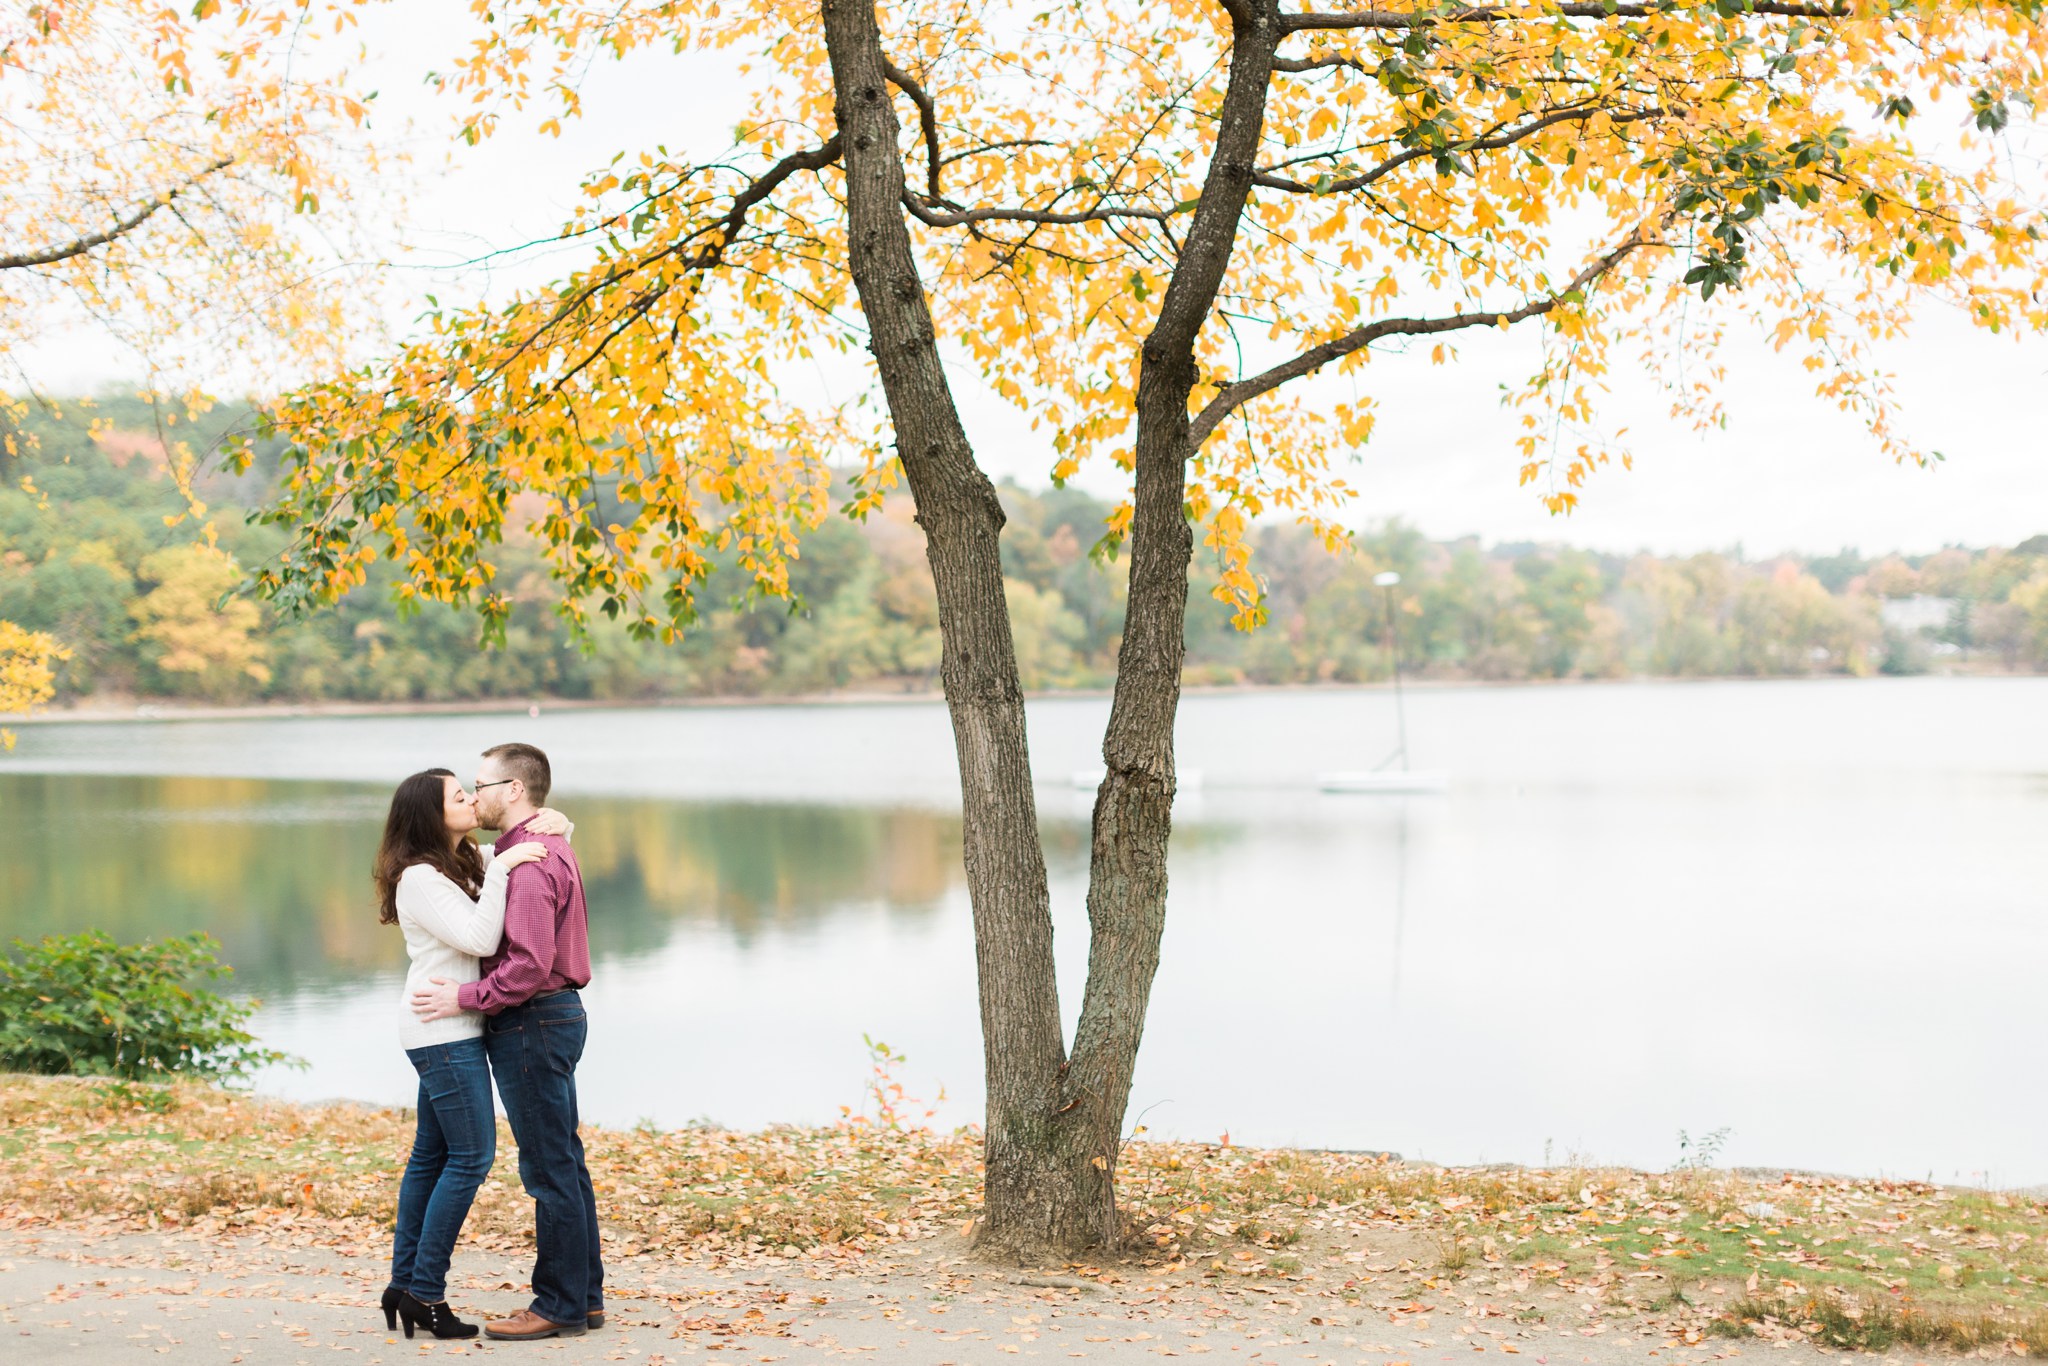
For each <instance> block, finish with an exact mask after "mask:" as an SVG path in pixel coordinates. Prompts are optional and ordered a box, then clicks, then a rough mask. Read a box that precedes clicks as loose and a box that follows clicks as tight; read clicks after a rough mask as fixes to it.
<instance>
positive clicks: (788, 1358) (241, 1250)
mask: <svg viewBox="0 0 2048 1366" xmlns="http://www.w3.org/2000/svg"><path fill="white" fill-rule="evenodd" d="M950 1242H951V1240H932V1241H930V1242H928V1243H926V1244H923V1245H921V1246H918V1247H912V1248H908V1249H903V1250H901V1251H899V1252H898V1254H897V1255H895V1256H894V1257H891V1258H886V1259H877V1260H875V1261H872V1262H869V1263H866V1264H864V1265H863V1266H862V1267H861V1268H860V1269H859V1270H857V1271H851V1272H843V1273H842V1272H838V1271H836V1270H834V1269H832V1268H821V1267H820V1266H818V1265H817V1264H814V1263H813V1264H795V1263H792V1264H791V1265H790V1266H788V1267H786V1268H771V1269H757V1268H749V1269H715V1268H712V1267H708V1266H705V1265H701V1264H691V1263H686V1262H676V1261H672V1260H667V1259H660V1258H654V1257H646V1256H641V1257H629V1258H624V1259H622V1260H621V1261H620V1262H619V1263H618V1264H617V1266H616V1268H615V1270H614V1273H613V1283H612V1285H611V1286H610V1287H609V1291H610V1294H609V1296H608V1298H609V1300H610V1310H611V1321H610V1323H609V1324H608V1325H607V1326H606V1327H605V1328H604V1329H603V1330H601V1331H599V1332H595V1333H591V1334H589V1335H587V1336H585V1337H582V1338H574V1339H565V1340H560V1341H555V1342H549V1343H537V1344H529V1343H519V1344H489V1343H481V1342H477V1343H471V1344H467V1345H459V1344H454V1343H434V1342H431V1341H429V1340H426V1339H420V1340H416V1341H414V1342H407V1341H406V1340H405V1339H404V1338H403V1337H401V1336H399V1335H397V1334H393V1333H389V1332H386V1331H385V1329H384V1325H383V1322H382V1319H381V1316H380V1315H379V1313H378V1311H377V1309H376V1299H377V1295H378V1292H379V1291H380V1290H381V1289H382V1288H383V1284H384V1279H385V1274H384V1273H385V1267H384V1264H383V1263H382V1261H381V1260H380V1259H375V1258H371V1257H366V1256H351V1255H347V1254H345V1253H342V1252H336V1251H329V1250H326V1249H319V1248H312V1249H308V1248H304V1247H288V1246H284V1245H281V1244H272V1243H265V1242H259V1241H256V1240H246V1239H245V1240H225V1239H209V1240H202V1239H199V1238H195V1237H192V1236H190V1235H173V1234H125V1235H117V1236H92V1235H89V1234H85V1233H81V1232H72V1231H65V1230H35V1231H30V1232H10V1233H5V1234H0V1362H6V1363H10V1364H11V1363H15V1362H20V1363H23V1366H28V1364H29V1363H34V1364H35V1366H43V1363H77V1366H100V1364H101V1363H114V1362H130V1361H133V1362H138V1363H139V1362H144V1361H159V1360H160V1361H170V1362H194V1363H198V1362H205V1363H219V1364H222V1366H233V1363H251V1364H252V1366H270V1364H271V1363H281V1364H285V1366H289V1364H290V1363H298V1362H305V1363H312V1362H318V1361H335V1360H344V1359H345V1360H351V1361H355V1362H360V1363H365V1364H366V1366H367V1364H368V1363H383V1362H397V1361H400V1360H410V1359H413V1358H416V1357H419V1356H423V1355H430V1354H431V1355H434V1356H442V1355H446V1354H461V1355H475V1354H489V1355H496V1356H512V1357H517V1356H521V1355H527V1356H536V1357H538V1358H540V1359H541V1360H544V1361H548V1362H555V1363H561V1364H562V1366H570V1363H582V1362H599V1361H630V1362H640V1363H643V1366H662V1364H663V1363H675V1362H679V1361H681V1360H683V1359H684V1358H692V1357H694V1358H699V1359H700V1360H702V1361H703V1362H704V1363H706V1366H710V1363H721V1364H722V1366H741V1364H742V1363H757V1362H758V1363H769V1362H823V1361H827V1360H831V1359H835V1358H839V1359H844V1358H849V1357H851V1358H855V1359H866V1360H869V1361H876V1362H890V1363H904V1364H905V1366H977V1364H981V1363H987V1364H989V1366H994V1364H996V1363H1001V1362H1003V1361H1005V1360H1008V1359H1012V1358H1023V1357H1040V1358H1047V1359H1052V1358H1061V1359H1077V1358H1078V1359H1082V1360H1092V1361H1096V1362H1103V1363H1112V1364H1115V1363H1137V1362H1141V1361H1142V1362H1150V1361H1152V1360H1154V1359H1155V1358H1157V1357H1160V1356H1200V1355H1205V1354H1214V1355H1216V1356H1217V1357H1219V1358H1222V1359H1228V1360H1234V1361H1238V1362H1247V1363H1249V1362H1256V1363H1258V1366H1280V1364H1281V1363H1289V1364H1290V1366H1292V1364H1295V1363H1299V1364H1300V1366H1310V1364H1311V1363H1322V1364H1324V1366H1353V1364H1354V1363H1357V1364H1359V1366H1443V1364H1444V1363H1447V1362H1460V1361H1465V1362H1469V1361H1472V1359H1473V1357H1474V1355H1475V1354H1485V1355H1499V1356H1509V1355H1513V1356H1519V1357H1521V1358H1522V1359H1523V1360H1525V1361H1527V1362H1529V1363H1531V1366H1620V1364H1621V1363H1640V1366H1650V1363H1652V1362H1655V1363H1656V1364H1657V1366H1700V1364H1702V1363H1706V1362H1710V1361H1717V1360H1727V1359H1733V1358H1742V1357H1747V1358H1751V1359H1756V1358H1766V1357H1767V1358H1769V1359H1770V1360H1771V1361H1772V1362H1774V1363H1782V1366H1812V1364H1813V1363H1816V1362H1817V1361H1818V1359H1819V1358H1821V1357H1823V1356H1829V1355H1840V1354H1834V1353H1828V1352H1826V1351H1824V1350H1818V1349H1815V1348H1812V1347H1808V1346H1805V1345H1803V1344H1787V1345H1784V1346H1777V1345H1773V1344H1767V1343H1761V1342H1757V1341H1754V1340H1743V1341H1730V1340H1726V1339H1707V1340H1704V1341H1702V1342H1699V1343H1696V1344H1691V1345H1688V1344H1686V1343H1684V1342H1682V1341H1678V1340H1675V1339H1673V1338H1672V1337H1670V1336H1669V1335H1668V1333H1667V1332H1666V1331H1665V1330H1662V1329H1660V1328H1658V1327H1657V1326H1656V1325H1653V1324H1648V1323H1636V1322H1629V1323H1598V1324H1596V1326H1595V1327H1594V1328H1591V1329H1588V1328H1586V1327H1583V1326H1581V1325H1580V1323H1579V1322H1578V1320H1577V1319H1576V1318H1574V1317H1573V1316H1572V1315H1570V1314H1569V1313H1567V1312H1565V1311H1566V1310H1569V1309H1571V1308H1574V1306H1571V1305H1566V1306H1562V1307H1560V1310H1559V1312H1558V1314H1557V1315H1555V1316H1554V1317H1553V1316H1550V1315H1546V1316H1545V1317H1546V1319H1548V1320H1550V1321H1547V1322H1532V1321H1524V1320H1523V1319H1521V1318H1518V1317H1516V1316H1513V1315H1510V1314H1506V1313H1504V1312H1503V1311H1502V1309H1501V1308H1500V1307H1497V1306H1496V1305H1495V1304H1493V1303H1490V1302H1489V1301H1488V1300H1487V1299H1486V1298H1485V1297H1484V1296H1483V1295H1475V1294H1473V1293H1471V1292H1470V1291H1469V1290H1460V1289H1457V1288H1452V1289H1450V1290H1447V1291H1445V1292H1444V1293H1441V1294H1437V1295H1434V1296H1432V1297H1431V1300H1430V1302H1428V1303H1424V1302H1422V1301H1420V1300H1413V1299H1411V1300H1406V1301H1403V1302H1401V1303H1391V1302H1375V1301H1370V1300H1358V1299H1355V1298H1354V1299H1350V1300H1347V1299H1345V1298H1344V1297H1343V1296H1342V1293H1341V1291H1342V1288H1343V1283H1342V1281H1341V1280H1339V1279H1334V1278H1332V1277H1329V1276H1322V1277H1318V1276H1315V1275H1310V1276H1306V1277H1303V1278H1301V1279H1295V1280H1287V1281H1283V1282H1276V1283H1271V1284H1268V1283H1264V1282H1259V1281H1256V1280H1252V1281H1244V1282H1242V1283H1238V1284H1230V1285H1224V1284H1218V1283H1216V1282H1215V1281H1214V1279H1213V1278H1211V1279H1205V1278H1203V1277H1202V1276H1201V1275H1199V1274H1198V1273H1196V1272H1193V1271H1189V1272H1183V1273H1180V1274H1178V1275H1168V1274H1163V1273H1160V1274H1155V1273H1149V1272H1141V1273H1134V1274H1133V1276H1132V1277H1131V1278H1130V1279H1128V1280H1126V1281H1124V1282H1123V1283H1122V1284H1120V1285H1116V1286H1113V1287H1100V1286H1095V1287H1093V1288H1082V1287H1084V1286H1090V1285H1092V1283H1090V1282H1086V1281H1081V1280H1078V1279H1073V1278H1067V1277H1024V1276H1020V1275H1016V1274H1011V1273H1004V1272H999V1271H991V1270H988V1269H986V1268H982V1267H978V1266H974V1265H972V1264H970V1263H967V1262H965V1261H963V1260H962V1259H961V1258H960V1257H959V1255H958V1251H959V1249H958V1246H957V1244H952V1245H946V1244H949V1243H950ZM525 1270H526V1268H525V1265H524V1263H523V1260H522V1261H517V1262H515V1261H514V1260H511V1259H508V1258H506V1257H505V1256H503V1255H498V1254H492V1253H488V1252H482V1251H476V1250H472V1249H469V1248H465V1249H463V1250H462V1252H461V1253H460V1254H458V1257H457V1260H456V1267H455V1276H454V1277H453V1279H452V1281H451V1293H450V1298H451V1299H452V1300H453V1301H454V1302H455V1304H456V1305H457V1307H458V1309H459V1310H461V1311H464V1312H465V1313H466V1315H467V1316H468V1317H471V1318H474V1317H477V1316H479V1315H483V1314H490V1313H497V1312H510V1311H512V1310H515V1309H518V1308H520V1307H521V1306H523V1305H524V1304H525V1303H526V1302H527V1296H526V1293H525ZM1031 1281H1037V1282H1039V1283H1037V1284H1032V1283H1028V1282H1031ZM1354 1294H1355V1291H1354ZM1397 1298H1398V1297H1397ZM336 1353H345V1354H348V1355H347V1356H346V1357H337V1356H336V1355H335V1354H336ZM713 1353H716V1354H717V1355H715V1356H714V1355H711V1354H713ZM1915 1359H1916V1358H1915V1357H1914V1356H1911V1355H1901V1356H1898V1357H1897V1358H1895V1360H1897V1361H1898V1362H1900V1363H1902V1364H1903V1363H1909V1362H1912V1361H1914V1360H1915ZM1474 1366H1478V1364H1477V1363H1474ZM1503 1366H1505V1363H1503Z"/></svg>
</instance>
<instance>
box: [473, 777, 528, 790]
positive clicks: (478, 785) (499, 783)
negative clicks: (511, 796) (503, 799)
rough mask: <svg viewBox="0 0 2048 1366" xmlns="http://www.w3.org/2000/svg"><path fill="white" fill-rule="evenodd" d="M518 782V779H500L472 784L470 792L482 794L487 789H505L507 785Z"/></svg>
mask: <svg viewBox="0 0 2048 1366" xmlns="http://www.w3.org/2000/svg"><path fill="white" fill-rule="evenodd" d="M518 781H519V780H518V779H517V778H499V779H497V780H496V781H494V782H488V783H471V784H470V785H469V790H470V791H472V792H481V791H483V790H484V789H485V788H487V787H503V786H504V785H505V784H506V783H516V782H518Z"/></svg>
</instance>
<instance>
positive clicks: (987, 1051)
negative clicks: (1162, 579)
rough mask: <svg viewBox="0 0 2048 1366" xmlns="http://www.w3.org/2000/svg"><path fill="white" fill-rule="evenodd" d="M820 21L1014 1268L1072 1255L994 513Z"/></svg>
mask: <svg viewBox="0 0 2048 1366" xmlns="http://www.w3.org/2000/svg"><path fill="white" fill-rule="evenodd" d="M822 13H823V18H824V25H825V41H826V48H827V52H828V54H829V56H830V59H831V63H832V79H833V87H834V95H833V112H834V115H835V117H836V118H837V119H838V122H839V137H840V140H841V145H842V148H843V155H844V158H845V166H846V185H847V221H848V254H849V256H850V258H851V260H850V264H851V268H852V272H853V279H854V286H855V288H856V289H857V290H858V291H859V294H860V302H861V309H862V311H863V312H864V313H866V315H867V321H868V332H869V337H870V342H869V345H870V348H871V349H872V350H873V352H874V356H875V364H876V367H877V369H878V370H879V371H880V374H881V379H882V389H883V393H884V395H885V397H886V398H887V400H888V404H889V416H890V419H891V421H892V422H893V424H894V426H895V431H896V450H897V454H898V456H899V457H900V458H901V459H902V462H903V470H904V474H905V476H906V478H907V479H908V481H909V484H910V492H911V497H912V498H913V499H914V500H915V501H916V504H917V520H918V524H919V525H920V526H921V527H923V529H924V534H925V554H926V558H927V559H928V561H929V562H930V564H931V570H932V581H933V583H934V584H935V585H936V587H937V590H938V599H939V632H940V637H941V640H942V654H941V656H940V665H939V677H940V680H941V682H942V683H943V685H944V688H945V694H946V706H947V709H948V711H949V712H950V713H951V715H952V720H953V744H954V748H955V750H956V752H957V754H958V756H959V763H960V795H961V802H962V811H961V816H962V827H963V835H964V842H965V845H966V864H967V888H968V895H969V897H970V899H971V900H972V902H973V906H974V951H975V963H976V967H977V970H978V974H979V978H980V988H981V1025H982V1052H983V1066H984V1071H985V1073H986V1077H987V1086H988V1122H987V1126H986V1138H985V1142H986V1166H987V1177H986V1202H987V1203H986V1210H987V1214H986V1222H985V1227H984V1238H985V1239H986V1240H987V1241H988V1243H989V1245H990V1246H991V1247H1001V1246H1012V1247H1014V1248H1015V1249H1016V1250H1018V1251H1030V1250H1032V1249H1033V1245H1034V1244H1035V1243H1037V1242H1042V1241H1043V1239H1042V1238H1033V1237H1032V1236H1030V1234H1029V1233H1028V1230H1031V1229H1034V1228H1036V1229H1042V1230H1044V1232H1045V1234H1046V1235H1047V1236H1056V1237H1057V1240H1058V1241H1059V1242H1061V1243H1065V1242H1068V1241H1070V1239H1069V1238H1067V1237H1065V1236H1061V1235H1064V1232H1065V1230H1064V1228H1063V1225H1062V1220H1061V1213H1062V1211H1063V1210H1064V1209H1066V1208H1067V1207H1068V1206H1069V1204H1070V1203H1071V1202H1070V1200H1068V1199H1067V1198H1064V1192H1062V1190H1061V1183H1060V1171H1059V1168H1058V1167H1057V1165H1056V1164H1050V1163H1049V1162H1048V1160H1047V1155H1048V1151H1049V1148H1050V1144H1051V1140H1052V1138H1053V1134H1054V1126H1053V1119H1052V1109H1053V1106H1052V1104H1051V1098H1052V1096H1053V1093H1054V1088H1055V1083H1056V1080H1057V1078H1058V1076H1059V1073H1060V1070H1061V1068H1062V1067H1063V1066H1064V1064H1065V1061H1066V1059H1065V1051H1064V1046H1063V1043H1062V1030H1061V1026H1060V1009H1059V991H1058V986H1057V984H1056V982H1055V980H1054V975H1053V956H1052V911H1051V906H1050V903H1049V900H1048V897H1047V893H1046V880H1045V857H1044V853H1043V851H1042V850H1041V849H1040V847H1039V842H1038V810H1037V802H1036V799H1035V797H1034V795H1033V793H1032V789H1031V758H1030V751H1029V747H1028V746H1027V744H1026V742H1025V734H1024V689H1023V686H1022V684H1021V683H1020V682H1019V681H1018V677H1017V657H1016V650H1015V646H1014V643H1013V641H1012V639H1011V635H1010V611H1009V604H1008V602H1007V600H1006V599H1005V598H1004V596H1003V567H1002V560H1001V558H1000V555H999V553H998V549H997V537H998V535H999V533H1000V532H1001V531H1002V526H1003V509H1002V504H1001V503H1000V502H999V501H998V500H997V498H996V491H995V486H994V485H993V484H991V483H990V482H989V479H988V476H987V475H986V474H984V473H983V472H982V470H981V467H980V466H979V465H977V464H976V463H975V460H974V453H973V451H972V450H971V449H970V448H969V446H968V444H967V433H966V431H965V429H964V428H963V427H962V426H961V423H960V414H959V410H958V408H957V407H956V406H955V404H954V401H953V395H952V391H951V389H950V387H949V386H948V385H947V383H946V374H945V370H944V367H943V366H942V365H941V363H940V360H939V354H938V350H937V347H936V345H935V341H936V334H935V330H934V328H933V325H932V316H931V306H930V304H929V302H928V300H927V298H926V295H925V291H924V284H923V282H922V281H921V280H920V279H919V278H918V274H917V263H916V259H915V258H914V256H913V255H912V253H911V248H910V233H909V230H908V228H907V227H906V226H905V224H904V221H903V207H902V201H903V165H902V162H901V160H900V159H899V157H898V153H897V143H896V139H897V134H898V131H899V130H898V124H897V121H896V113H895V109H894V107H893V106H892V104H891V97H890V93H889V83H888V79H887V76H886V74H885V61H884V58H883V54H882V46H881V35H880V33H879V32H878V30H877V29H876V26H875V12H874V4H873V0H825V3H824V6H823V11H822ZM1055 1230H1058V1231H1059V1234H1055Z"/></svg>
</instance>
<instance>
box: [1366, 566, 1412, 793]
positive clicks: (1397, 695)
mask: <svg viewBox="0 0 2048 1366" xmlns="http://www.w3.org/2000/svg"><path fill="white" fill-rule="evenodd" d="M1372 581H1373V583H1374V584H1375V585H1376V586H1377V587H1378V588H1380V589H1381V590H1382V592H1383V593H1384V595H1385V599H1386V604H1387V667H1388V668H1389V669H1390V670H1391V671H1392V672H1393V675H1394V725H1395V728H1396V733H1397V734H1398V735H1399V737H1400V741H1401V743H1400V744H1399V745H1398V746H1397V747H1396V748H1395V750H1394V752H1393V753H1392V754H1389V755H1388V756H1387V757H1386V758H1385V759H1384V760H1382V761H1381V763H1380V767H1381V768H1385V767H1386V766H1387V765H1388V764H1391V763H1393V762H1394V760H1395V759H1397V758H1398V759H1399V760H1400V761H1401V770H1402V772H1404V773H1405V772H1406V771H1407V769H1408V711H1407V707H1406V705H1405V704H1404V703H1403V701H1402V699H1401V645H1400V640H1399V638H1398V636H1397V634H1396V627H1395V625H1394V589H1395V588H1396V587H1398V586H1399V585H1400V582H1401V576H1400V575H1399V574H1397V573H1395V572H1394V571H1393V570H1391V569H1383V570H1381V571H1380V572H1379V573H1377V574H1375V575H1373V576H1372Z"/></svg>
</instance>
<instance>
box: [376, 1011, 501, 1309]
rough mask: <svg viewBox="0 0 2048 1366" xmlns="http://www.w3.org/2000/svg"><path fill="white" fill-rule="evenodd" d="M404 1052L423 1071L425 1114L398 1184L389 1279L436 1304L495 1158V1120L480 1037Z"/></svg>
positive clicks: (421, 1108)
mask: <svg viewBox="0 0 2048 1366" xmlns="http://www.w3.org/2000/svg"><path fill="white" fill-rule="evenodd" d="M405 1056H406V1057H408V1058H410V1059H412V1065H413V1067H414V1069H415V1070H416V1071H418V1072H419V1074H420V1103H419V1111H420V1119H419V1129H418V1131H417V1132H416V1133H415V1134H414V1135H413V1140H412V1156H411V1157H410V1158H409V1159H407V1161H406V1164H405V1179H404V1180H403V1181H401V1182H399V1183H398V1228H397V1232H396V1234H395V1235H394V1236H393V1238H392V1240H391V1283H392V1284H393V1285H395V1286H397V1287H398V1288H399V1289H401V1290H409V1291H411V1292H412V1295H413V1298H414V1299H418V1300H424V1301H426V1302H427V1303H430V1304H431V1303H433V1302H434V1301H436V1300H442V1299H446V1298H447V1297H448V1262H449V1259H450V1258H451V1257H453V1256H454V1255H455V1240H456V1238H457V1237H459V1236H460V1235H461V1233H462V1221H463V1220H464V1219H466V1218H468V1217H469V1206H470V1202H471V1201H473V1200H474V1199H476V1191H477V1187H479V1186H481V1185H483V1183H484V1178H485V1177H486V1176H489V1175H490V1174H491V1162H492V1161H493V1159H495V1158H496V1157H497V1155H498V1125H497V1120H496V1119H495V1118H494V1117H493V1115H492V1113H491V1067H490V1063H489V1061H488V1060H487V1058H486V1056H485V1053H484V1041H483V1040H482V1039H457V1040H456V1041H455V1042H453V1043H442V1044H435V1045H433V1046H432V1047H431V1048H408V1049H406V1050H405Z"/></svg>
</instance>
